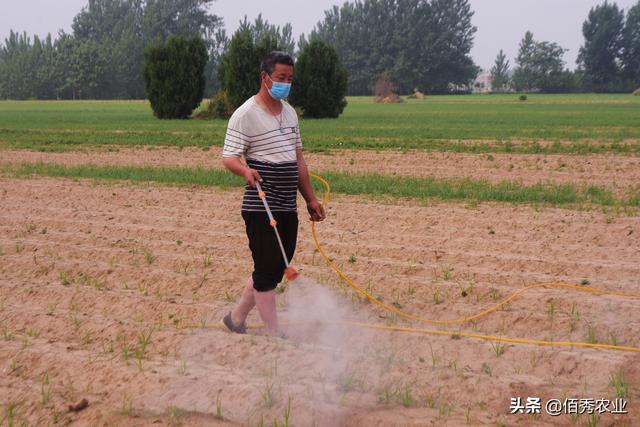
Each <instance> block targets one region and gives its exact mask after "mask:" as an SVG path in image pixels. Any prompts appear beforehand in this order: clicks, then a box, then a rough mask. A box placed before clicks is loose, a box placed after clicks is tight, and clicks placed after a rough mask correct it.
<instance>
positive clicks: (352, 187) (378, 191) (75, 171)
mask: <svg viewBox="0 0 640 427" xmlns="http://www.w3.org/2000/svg"><path fill="white" fill-rule="evenodd" d="M0 172H3V173H10V174H13V175H15V176H27V175H32V174H34V175H43V176H54V177H66V178H94V179H107V180H129V181H137V182H141V181H155V182H160V183H164V184H179V185H203V186H216V187H226V188H230V187H241V186H243V181H242V179H241V178H239V177H237V176H234V175H233V174H231V173H230V172H228V171H226V170H224V169H219V168H202V167H197V168H188V167H155V166H104V165H92V164H86V165H77V166H65V165H59V164H52V163H27V164H25V163H23V164H3V165H0ZM322 175H323V177H324V178H325V179H327V180H328V181H329V182H330V184H331V188H332V191H333V192H335V193H342V194H350V195H373V196H391V197H407V198H412V199H418V200H428V199H441V200H463V201H464V200H467V201H475V202H482V201H494V202H507V203H532V204H549V205H554V206H563V205H575V204H585V203H586V204H596V205H603V206H640V193H638V190H637V189H636V190H635V194H630V196H629V197H628V198H626V199H620V198H617V197H616V196H615V195H614V194H613V193H612V192H611V191H609V190H607V189H604V188H602V187H598V186H593V185H592V186H586V187H579V186H576V185H574V184H535V185H524V184H521V183H519V182H515V181H502V182H500V183H490V182H488V181H486V180H477V179H470V178H462V179H450V178H433V177H419V178H416V177H397V176H385V175H379V174H372V173H357V174H347V173H342V172H324V173H323V174H322ZM318 190H319V188H318Z"/></svg>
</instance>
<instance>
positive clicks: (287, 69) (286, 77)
mask: <svg viewBox="0 0 640 427" xmlns="http://www.w3.org/2000/svg"><path fill="white" fill-rule="evenodd" d="M292 81H293V67H292V66H291V65H286V64H276V67H275V68H274V69H273V73H271V75H268V74H267V73H265V72H262V83H264V85H265V86H267V88H269V89H271V86H273V82H282V83H291V82H292Z"/></svg>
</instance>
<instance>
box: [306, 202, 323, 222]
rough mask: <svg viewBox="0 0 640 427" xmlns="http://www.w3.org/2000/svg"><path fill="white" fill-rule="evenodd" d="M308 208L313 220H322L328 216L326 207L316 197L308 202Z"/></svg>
mask: <svg viewBox="0 0 640 427" xmlns="http://www.w3.org/2000/svg"><path fill="white" fill-rule="evenodd" d="M307 210H308V211H309V215H311V221H322V220H324V219H325V218H326V217H327V216H326V215H325V213H324V208H323V207H322V205H321V204H320V202H318V200H316V199H313V200H312V201H310V202H309V203H307Z"/></svg>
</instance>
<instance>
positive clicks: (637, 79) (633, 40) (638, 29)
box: [622, 1, 640, 89]
mask: <svg viewBox="0 0 640 427" xmlns="http://www.w3.org/2000/svg"><path fill="white" fill-rule="evenodd" d="M622 40H623V48H624V50H623V58H622V59H623V67H624V68H623V70H624V76H625V77H626V78H627V79H628V80H629V81H630V84H631V85H632V87H633V89H635V88H638V87H640V1H638V3H637V4H636V5H635V6H633V7H632V8H631V9H629V11H628V12H627V20H626V22H625V26H624V31H623V34H622Z"/></svg>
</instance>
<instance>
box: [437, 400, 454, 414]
mask: <svg viewBox="0 0 640 427" xmlns="http://www.w3.org/2000/svg"><path fill="white" fill-rule="evenodd" d="M438 412H439V414H440V416H441V417H442V416H444V417H450V416H451V414H452V413H453V404H451V403H449V402H446V403H441V404H440V407H439V408H438Z"/></svg>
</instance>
